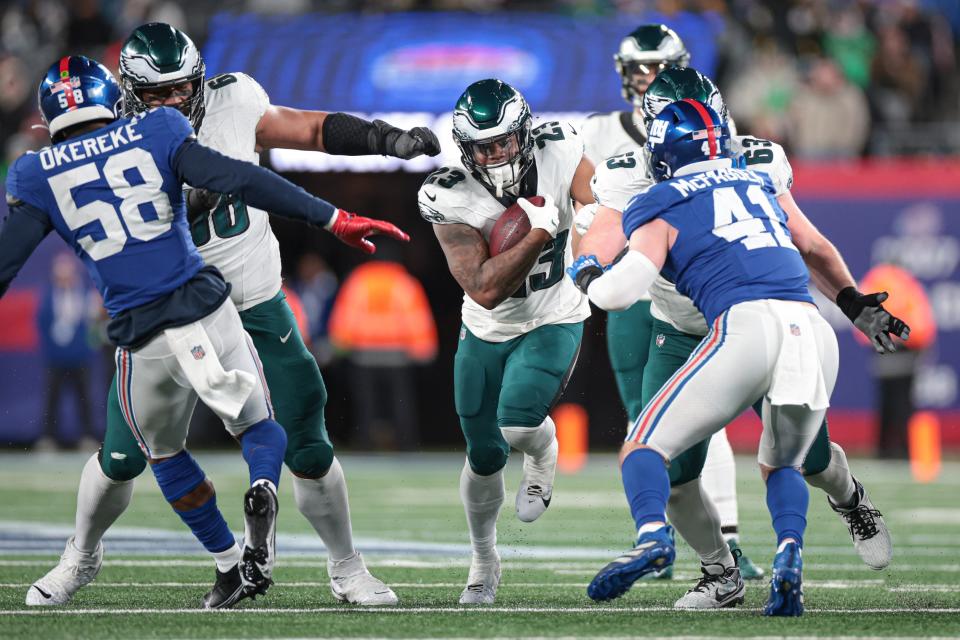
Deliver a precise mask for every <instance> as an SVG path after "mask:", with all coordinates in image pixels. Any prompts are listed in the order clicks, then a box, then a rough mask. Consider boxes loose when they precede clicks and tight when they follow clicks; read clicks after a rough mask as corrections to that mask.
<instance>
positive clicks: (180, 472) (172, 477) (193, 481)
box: [150, 451, 206, 503]
mask: <svg viewBox="0 0 960 640" xmlns="http://www.w3.org/2000/svg"><path fill="white" fill-rule="evenodd" d="M150 468H151V469H152V470H153V475H154V476H156V478H157V484H158V485H159V486H160V492H161V493H163V497H164V498H165V499H166V500H167V502H170V503H173V502H176V501H177V500H179V499H180V498H182V497H183V496H185V495H187V494H188V493H190V492H191V491H193V490H194V489H196V488H197V486H199V485H200V483H202V482H203V481H204V479H205V478H206V475H204V473H203V469H201V468H200V465H199V464H197V461H196V460H194V459H193V456H191V455H190V454H189V453H187V452H186V451H181V452H180V453H178V454H177V455H175V456H171V457H169V458H164V459H163V460H161V461H159V462H157V463H155V464H153V465H152V466H151V467H150Z"/></svg>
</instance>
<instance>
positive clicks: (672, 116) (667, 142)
mask: <svg viewBox="0 0 960 640" xmlns="http://www.w3.org/2000/svg"><path fill="white" fill-rule="evenodd" d="M647 151H649V152H650V153H649V157H650V159H649V162H650V172H651V173H652V174H653V177H654V179H655V180H656V181H657V182H663V181H664V180H669V179H670V178H672V177H673V176H674V174H675V173H676V171H677V169H679V168H680V167H684V166H686V165H688V164H693V163H694V162H703V161H704V160H718V159H720V158H730V157H732V153H731V149H730V128H729V126H728V125H727V122H726V121H725V120H724V119H723V118H721V117H720V116H719V115H717V112H716V111H714V110H713V109H712V108H711V107H710V106H709V105H707V104H705V103H703V102H700V101H699V100H693V99H690V98H688V99H686V100H678V101H677V102H674V103H672V104H670V105H668V106H667V107H665V108H664V109H663V111H661V112H660V115H658V116H657V117H656V119H655V120H654V121H653V122H651V123H650V130H649V135H648V137H647Z"/></svg>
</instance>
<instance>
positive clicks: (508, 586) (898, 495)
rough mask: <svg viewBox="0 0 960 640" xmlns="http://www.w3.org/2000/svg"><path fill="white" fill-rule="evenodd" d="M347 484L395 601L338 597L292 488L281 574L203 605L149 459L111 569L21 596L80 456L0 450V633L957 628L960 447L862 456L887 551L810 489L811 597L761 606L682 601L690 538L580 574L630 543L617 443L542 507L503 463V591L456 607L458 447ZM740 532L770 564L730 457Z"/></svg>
mask: <svg viewBox="0 0 960 640" xmlns="http://www.w3.org/2000/svg"><path fill="white" fill-rule="evenodd" d="M197 457H198V459H199V460H200V462H201V464H202V465H203V466H204V467H205V469H206V470H207V472H208V475H209V476H210V477H211V478H212V479H213V480H214V482H215V483H216V486H217V491H218V494H219V503H220V505H221V508H222V509H223V510H224V514H225V516H226V517H227V521H228V522H229V523H230V525H231V527H232V528H233V529H234V530H235V531H241V530H242V520H241V506H240V504H241V502H240V496H241V495H242V492H243V489H244V484H245V468H244V465H243V462H242V460H241V459H240V455H239V452H237V453H236V454H235V455H233V454H230V455H227V454H209V453H207V454H200V455H198V456H197ZM341 460H342V462H343V467H344V470H345V472H346V474H347V478H348V481H349V485H350V497H351V504H352V507H353V524H354V532H355V535H356V537H357V539H358V546H359V548H360V549H361V551H364V552H365V555H366V558H367V563H368V565H369V566H370V567H371V569H372V570H373V571H374V572H375V573H376V574H377V575H378V576H380V577H381V578H383V579H385V580H386V581H387V582H388V583H389V584H391V586H393V588H394V589H395V591H396V592H397V594H398V596H399V597H400V601H401V606H400V607H399V608H396V609H390V610H379V611H371V610H360V609H356V608H353V607H350V606H345V605H340V604H338V603H336V602H335V601H334V599H333V597H332V596H331V594H330V591H329V589H328V588H327V583H326V568H325V566H326V565H325V556H324V554H323V551H322V549H321V548H320V546H319V545H318V543H317V538H316V536H315V535H314V534H313V532H312V529H310V528H309V525H308V524H307V523H306V521H305V520H303V518H302V517H301V516H300V514H299V513H297V511H296V507H295V506H294V505H293V502H292V491H291V487H290V485H289V477H286V476H285V478H284V485H283V486H282V487H281V496H280V502H281V510H280V523H279V526H278V531H279V534H280V535H279V536H278V553H279V559H278V563H277V568H276V571H275V574H274V577H275V579H276V582H277V584H276V585H275V586H274V587H273V588H271V590H270V592H269V593H268V594H267V596H266V597H264V598H260V599H257V600H256V601H255V602H251V601H249V600H246V601H244V603H243V604H242V606H241V607H240V608H239V609H236V610H233V611H225V612H203V611H199V610H197V607H198V605H199V602H200V598H201V596H202V595H203V593H205V592H206V591H207V590H208V589H209V587H210V585H211V584H212V579H213V572H214V571H213V564H212V562H211V561H209V560H208V559H207V558H206V557H204V555H203V552H202V549H200V547H199V545H197V544H196V543H195V542H194V541H193V540H192V538H190V537H189V534H188V533H186V530H185V528H184V527H183V526H182V525H181V524H180V521H179V520H178V519H177V518H176V517H175V516H174V515H173V514H172V512H171V511H170V509H169V507H168V506H167V505H166V503H165V502H164V501H163V499H162V497H161V496H160V492H159V490H158V489H157V488H156V485H155V484H154V481H153V478H152V477H151V476H150V475H149V474H147V475H146V476H144V477H142V478H141V479H140V480H138V481H137V482H138V483H137V489H136V492H135V495H134V501H133V505H132V506H131V508H130V509H129V510H128V512H127V513H126V514H125V515H124V516H123V517H122V518H121V519H120V521H119V522H118V524H117V526H116V528H115V529H114V530H113V531H112V532H111V534H112V535H111V534H108V538H107V542H106V549H107V555H106V558H107V560H106V562H105V563H104V567H103V571H102V572H101V574H100V577H99V578H98V579H97V580H96V582H94V583H93V584H92V585H90V586H88V587H87V588H85V589H83V590H81V591H80V593H79V594H78V595H77V597H76V598H75V600H74V602H73V603H72V604H71V605H70V606H69V607H66V608H60V609H42V610H37V609H27V608H26V607H25V606H24V605H23V598H24V594H25V592H26V590H27V588H28V587H29V585H30V584H31V582H32V581H33V580H34V579H35V578H37V577H39V576H40V575H42V574H43V573H44V572H46V571H47V570H48V569H49V568H50V567H51V566H52V565H53V563H54V562H55V561H56V558H57V556H58V555H59V552H60V551H61V550H62V547H63V543H64V541H65V539H66V536H67V535H69V531H70V528H71V527H72V522H73V509H74V502H75V495H76V484H77V481H78V477H79V474H80V470H81V468H82V466H83V463H84V457H83V456H79V455H62V456H51V455H46V456H44V455H31V456H20V455H2V456H0V505H2V507H3V509H2V512H0V638H3V639H13V638H30V639H31V640H33V639H39V638H94V637H97V638H123V639H124V640H131V639H133V638H303V637H317V636H321V637H391V638H392V637H410V638H413V637H456V638H471V637H503V638H529V637H557V636H565V637H576V638H587V637H610V636H637V635H639V636H684V635H686V636H739V637H749V636H803V637H811V638H812V637H827V636H845V637H865V636H900V637H902V636H924V637H929V636H943V637H952V636H960V560H958V558H957V552H958V551H960V497H958V496H960V464H957V463H952V464H947V465H945V467H944V471H943V474H942V476H941V482H939V483H936V484H931V485H916V484H914V483H913V482H912V481H911V479H910V476H909V471H908V469H907V467H906V466H905V465H899V464H883V463H878V462H872V461H861V460H852V461H851V465H852V466H853V467H854V470H855V473H856V474H857V475H858V477H859V478H860V479H861V480H862V481H863V482H864V484H865V485H866V486H867V489H868V490H869V491H870V493H871V495H872V497H873V500H874V502H875V503H876V504H877V506H878V508H879V509H880V510H881V511H883V512H884V514H885V516H886V519H887V522H888V523H889V525H890V527H891V529H892V532H893V536H894V542H895V544H896V553H895V556H894V562H893V564H892V565H891V566H890V567H889V569H887V570H885V571H882V572H876V571H871V570H870V569H869V568H867V567H866V566H865V565H863V564H862V563H861V562H860V560H859V558H858V557H857V556H856V554H855V552H854V550H853V547H852V545H851V544H850V541H849V538H848V536H847V533H846V530H845V528H844V527H843V526H842V523H841V521H840V519H839V518H837V516H835V515H834V514H833V512H832V511H830V510H829V508H828V507H827V504H826V500H825V498H824V497H823V495H822V494H820V493H818V492H816V490H812V491H811V507H810V516H809V527H808V530H807V545H806V549H805V571H804V578H805V593H806V606H807V613H806V615H805V616H804V617H803V618H800V619H767V618H764V617H762V616H761V615H760V614H759V609H760V607H761V606H762V604H763V602H764V601H765V599H766V585H765V584H757V583H751V584H749V585H748V592H747V603H746V605H745V606H744V607H742V608H740V609H737V610H734V611H724V612H709V613H695V612H673V611H672V610H671V609H670V607H671V605H672V604H673V602H674V600H676V599H677V598H678V597H679V596H680V595H682V594H683V592H684V591H685V590H686V589H687V588H688V587H689V586H690V585H691V584H692V582H693V581H694V579H695V577H696V574H697V564H696V560H695V558H694V557H693V555H692V553H691V552H690V550H689V549H688V548H686V547H684V546H682V545H681V549H680V554H679V556H678V560H677V565H676V568H677V578H678V579H675V580H674V581H672V582H666V583H662V582H642V583H639V584H638V586H637V587H635V588H634V589H633V591H631V592H630V593H629V594H627V596H625V597H624V598H621V599H620V600H617V601H615V602H614V603H612V604H607V605H596V604H594V603H592V602H591V601H590V600H589V599H588V598H587V596H586V593H585V587H586V584H587V582H589V580H590V578H592V576H593V575H594V573H595V572H596V571H597V570H598V569H599V568H600V567H601V566H603V565H604V564H605V563H606V561H608V560H609V559H611V558H612V557H613V556H615V555H616V554H617V553H618V552H619V551H622V550H624V549H625V548H627V547H628V546H630V544H631V538H632V531H631V528H632V527H631V522H630V519H629V514H628V513H627V509H626V506H625V501H624V499H623V496H622V493H621V488H620V483H619V476H618V475H617V472H616V467H615V459H614V458H613V457H612V456H594V457H593V458H591V463H590V465H589V466H588V467H587V469H585V470H584V471H583V472H581V473H580V474H577V475H574V476H563V477H560V478H559V479H558V482H557V486H556V490H555V493H554V502H553V504H552V505H551V507H550V510H549V511H548V512H547V513H546V514H545V515H544V516H543V517H542V518H541V519H540V520H539V521H537V522H536V523H533V524H529V525H525V524H522V523H520V522H519V521H518V520H517V519H516V518H515V517H514V514H513V507H512V504H513V491H514V490H515V487H516V483H517V481H518V479H519V464H518V460H513V461H512V462H511V465H510V468H509V471H508V476H507V503H506V506H505V508H504V510H503V512H502V514H501V517H500V549H501V553H502V554H503V556H504V567H503V581H502V584H501V587H500V590H499V592H498V595H497V604H496V605H495V606H493V607H487V608H461V607H459V606H458V605H457V598H458V597H459V594H460V590H461V589H462V588H463V584H464V581H465V579H466V572H467V565H468V560H469V555H468V549H467V547H466V546H465V543H466V530H465V529H466V525H465V522H464V517H463V513H462V510H461V507H460V504H459V498H458V492H457V479H458V476H459V470H460V467H461V465H462V457H461V456H459V455H457V456H454V455H450V456H442V455H416V456H409V457H354V456H343V457H342V458H341ZM739 463H740V467H739V471H740V477H739V490H740V517H741V529H742V545H743V547H744V549H745V550H746V551H747V552H748V553H749V554H750V555H751V556H752V557H753V558H754V560H756V561H758V562H761V563H762V564H763V565H764V566H766V565H768V564H769V562H770V560H771V558H772V549H773V534H772V531H771V529H770V527H769V524H768V519H767V513H766V507H765V503H764V500H763V494H762V490H761V485H760V482H759V479H758V477H757V475H756V472H755V470H754V466H753V465H752V464H751V462H750V460H748V459H746V458H741V459H740V460H739Z"/></svg>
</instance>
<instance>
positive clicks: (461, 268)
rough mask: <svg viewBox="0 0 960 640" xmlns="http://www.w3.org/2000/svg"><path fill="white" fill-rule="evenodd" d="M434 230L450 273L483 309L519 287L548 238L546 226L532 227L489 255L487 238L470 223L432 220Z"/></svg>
mask: <svg viewBox="0 0 960 640" xmlns="http://www.w3.org/2000/svg"><path fill="white" fill-rule="evenodd" d="M433 232H434V233H435V234H436V235H437V240H439V241H440V247H441V248H442V249H443V254H444V255H445V256H446V257H447V266H448V267H449V268H450V274H451V275H452V276H453V277H454V279H455V280H456V281H457V282H458V283H459V284H460V286H461V287H462V288H463V291H464V292H465V293H466V294H467V295H468V296H470V298H471V299H472V300H473V301H474V302H476V303H477V304H479V305H480V306H481V307H483V308H484V309H493V308H495V307H496V306H497V305H499V304H500V303H501V302H503V301H504V300H506V299H507V298H509V297H510V296H511V295H513V294H514V293H515V292H516V291H517V289H519V288H520V285H521V284H523V281H524V279H525V278H526V277H527V274H528V273H530V269H532V268H533V265H534V264H536V262H537V258H538V257H539V256H540V251H541V250H542V249H543V245H544V243H546V242H547V241H549V240H550V234H549V233H547V231H546V230H544V229H540V228H534V229H531V230H530V233H528V234H527V235H526V236H524V238H523V239H522V240H520V242H518V243H517V244H516V245H515V246H513V247H511V248H509V249H507V250H506V251H504V252H503V253H501V254H499V255H496V256H494V257H492V258H491V257H490V249H489V247H488V246H487V242H486V241H485V240H484V239H483V236H481V235H480V232H479V231H477V230H476V229H474V228H473V227H471V226H469V225H466V224H460V223H455V224H434V225H433Z"/></svg>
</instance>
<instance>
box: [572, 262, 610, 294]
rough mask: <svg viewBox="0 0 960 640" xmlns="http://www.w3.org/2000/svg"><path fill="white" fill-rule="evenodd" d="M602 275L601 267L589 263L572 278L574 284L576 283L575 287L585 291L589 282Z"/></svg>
mask: <svg viewBox="0 0 960 640" xmlns="http://www.w3.org/2000/svg"><path fill="white" fill-rule="evenodd" d="M602 275H603V269H602V268H600V267H598V266H596V265H590V266H589V267H584V268H583V269H580V271H578V272H577V277H576V278H575V279H574V281H573V282H574V284H576V285H577V289H580V291H583V292H584V293H586V292H587V287H589V286H590V283H591V282H593V281H594V280H596V279H597V278H599V277H600V276H602Z"/></svg>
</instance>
